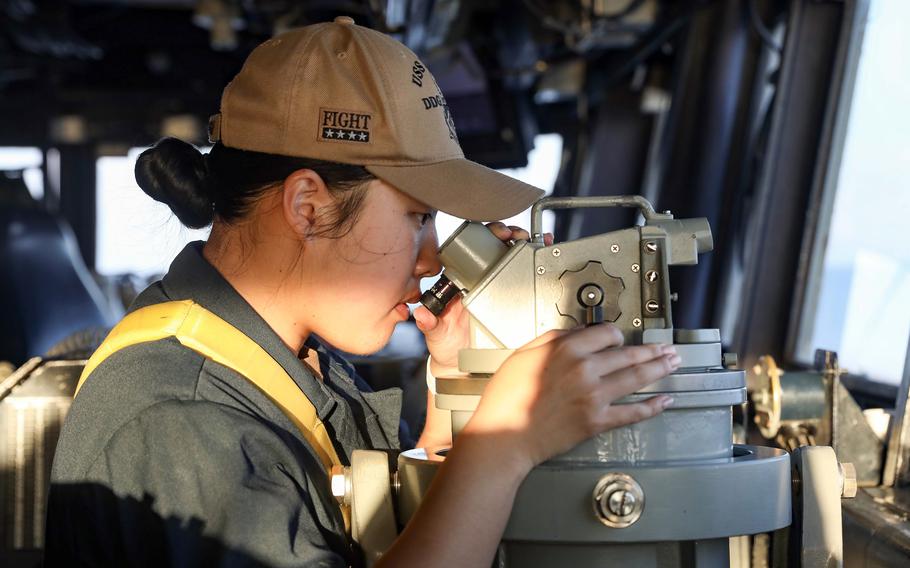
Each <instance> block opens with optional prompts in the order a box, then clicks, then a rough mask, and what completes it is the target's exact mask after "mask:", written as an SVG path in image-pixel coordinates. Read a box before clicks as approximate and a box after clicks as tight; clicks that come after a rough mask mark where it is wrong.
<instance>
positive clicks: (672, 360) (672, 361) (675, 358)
mask: <svg viewBox="0 0 910 568" xmlns="http://www.w3.org/2000/svg"><path fill="white" fill-rule="evenodd" d="M680 363H682V358H681V357H680V356H679V355H673V356H672V357H670V365H671V366H672V367H673V368H676V367H679V364H680Z"/></svg>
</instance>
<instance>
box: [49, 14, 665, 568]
mask: <svg viewBox="0 0 910 568" xmlns="http://www.w3.org/2000/svg"><path fill="white" fill-rule="evenodd" d="M427 100H430V101H433V104H431V105H428V104H425V101H427ZM210 126H211V128H210V131H211V132H210V136H211V140H212V142H213V143H214V146H213V148H212V149H211V151H210V152H209V153H208V154H206V155H202V154H200V153H199V152H198V151H197V150H196V149H195V148H194V147H193V146H191V145H189V144H186V143H184V142H181V141H179V140H176V139H165V140H163V141H161V142H159V143H158V144H157V145H156V146H155V147H153V148H152V149H150V150H147V151H146V152H144V153H143V154H142V155H141V157H140V158H139V160H138V162H137V165H136V178H137V181H138V182H139V185H140V186H141V187H142V189H143V190H144V191H145V192H146V193H147V194H149V195H150V196H151V197H152V198H154V199H156V200H158V201H161V202H164V203H166V204H167V205H169V206H170V208H171V209H172V211H173V212H174V214H175V215H176V216H177V217H178V218H179V219H180V220H181V221H182V222H183V223H184V224H185V225H187V226H189V227H204V226H208V225H210V224H211V225H212V229H211V234H210V236H209V238H208V240H207V241H206V242H197V243H192V244H190V245H188V246H187V247H186V248H185V249H184V250H183V251H182V252H181V253H180V254H179V255H178V256H177V258H176V259H175V260H174V261H173V264H172V265H171V267H170V270H169V271H168V273H167V275H165V276H164V278H163V279H162V280H161V281H159V282H156V283H154V284H152V285H151V286H150V287H149V288H148V289H147V290H145V291H144V292H143V293H142V294H141V295H140V296H139V297H138V298H137V300H136V301H135V303H134V304H133V305H132V307H131V308H130V310H129V313H128V314H127V316H126V317H125V318H124V319H123V321H121V322H120V324H118V325H117V327H115V328H114V330H113V331H112V332H111V334H110V335H109V336H108V338H107V339H106V340H105V342H104V344H103V345H102V346H101V348H99V350H98V351H97V352H96V353H95V354H94V355H93V357H92V358H91V359H90V361H89V362H88V364H87V366H86V368H85V371H84V373H83V375H82V378H81V380H80V384H79V390H78V392H77V395H76V397H75V400H74V403H73V405H72V408H71V410H70V411H69V414H68V416H67V419H66V422H65V424H64V427H63V431H62V433H61V436H60V439H59V444H58V446H57V451H56V456H55V459H54V466H53V473H52V485H51V490H50V497H49V503H48V513H47V537H46V538H47V541H46V554H47V564H48V565H51V566H55V565H74V564H75V565H105V566H108V565H110V566H127V565H154V566H161V565H182V566H196V565H202V566H218V565H224V566H228V565H230V566H241V565H268V566H356V565H359V564H361V563H362V561H363V560H362V558H361V556H360V555H359V553H358V551H357V550H356V547H355V546H354V545H353V544H352V543H351V542H350V540H349V537H348V531H347V530H346V521H347V520H348V519H347V511H345V510H344V509H343V508H342V507H340V506H339V504H338V503H337V501H336V500H335V498H334V497H333V496H332V493H331V489H330V484H329V474H328V472H329V470H330V469H331V468H332V466H334V465H345V464H348V463H349V459H350V456H351V453H352V452H353V451H354V450H355V449H358V448H368V449H369V448H375V449H389V450H398V449H399V448H401V447H402V446H405V447H407V446H408V445H410V444H411V441H410V439H409V436H408V435H407V433H406V432H405V431H404V430H403V429H401V428H400V424H401V422H400V419H399V415H400V406H401V397H400V391H399V390H397V389H395V390H387V391H379V392H371V390H370V389H369V388H368V386H367V385H366V384H365V383H364V382H363V381H362V380H361V379H360V378H358V376H357V374H356V372H355V370H354V368H353V367H352V366H351V365H350V364H349V363H347V362H346V361H345V359H344V358H343V357H342V356H340V355H339V354H338V352H336V349H337V350H341V351H344V352H348V353H355V354H367V353H371V352H375V351H376V350H378V349H380V348H381V347H382V346H383V345H384V344H385V343H386V342H387V341H388V339H389V337H390V336H391V334H392V330H393V328H394V327H395V325H396V324H398V323H400V322H402V321H404V320H406V319H407V318H408V316H409V314H408V308H407V305H406V304H407V303H410V302H414V301H416V299H417V298H418V294H419V288H418V282H419V280H420V278H422V277H427V276H432V275H434V274H436V273H438V272H439V271H440V268H441V267H440V264H439V261H438V259H437V256H436V253H437V247H438V243H437V237H436V230H435V226H434V216H435V214H436V211H437V210H441V211H445V212H447V213H450V214H452V215H456V216H459V217H462V218H467V219H474V220H484V221H489V220H494V219H501V218H506V217H508V216H511V215H513V214H515V213H517V212H519V211H521V210H523V209H525V208H526V207H528V206H529V205H530V204H531V203H532V202H533V201H534V200H536V199H537V198H538V197H539V196H540V194H541V192H540V191H539V190H538V189H536V188H533V187H531V186H529V185H526V184H524V183H522V182H519V181H516V180H513V179H511V178H509V177H507V176H505V175H501V174H499V173H497V172H495V171H493V170H490V169H487V168H485V167H483V166H480V165H478V164H476V163H473V162H470V161H468V160H466V159H464V156H463V154H462V151H461V148H460V146H459V144H458V139H457V135H456V132H455V129H454V123H453V122H452V118H451V114H450V113H449V110H448V107H447V105H446V104H445V100H444V98H443V96H442V94H441V93H440V92H439V89H438V87H437V85H436V82H435V80H433V78H432V76H431V75H430V73H429V71H428V70H427V69H426V67H425V66H424V65H423V64H422V63H421V62H420V60H419V59H418V58H417V57H416V56H415V55H414V54H413V53H412V52H411V51H410V50H408V49H407V48H406V47H405V46H403V45H401V44H400V43H398V42H397V41H395V40H393V39H391V38H389V37H387V36H385V35H383V34H381V33H378V32H375V31H372V30H369V29H366V28H363V27H360V26H357V25H355V24H354V23H353V21H352V20H351V19H350V18H338V19H336V20H335V21H334V22H331V23H324V24H317V25H313V26H308V27H305V28H301V29H297V30H294V31H290V32H288V33H286V34H284V35H280V36H278V37H275V38H274V39H271V40H269V41H267V42H265V43H264V44H262V45H261V46H259V47H258V48H257V49H256V50H255V51H253V53H252V54H251V55H250V57H249V58H248V60H247V61H246V63H245V64H244V66H243V68H242V70H241V71H240V73H239V74H238V75H237V77H236V78H235V79H234V80H233V81H232V82H231V83H230V84H229V85H228V86H227V87H226V88H225V90H224V93H223V97H222V101H221V112H220V113H219V114H217V115H215V117H213V119H212V121H211V125H210ZM490 229H491V230H492V231H494V233H495V234H496V235H497V236H498V237H499V238H501V239H503V240H508V239H520V238H527V237H528V235H527V233H526V232H524V231H522V230H520V229H517V228H509V227H506V226H505V225H503V224H502V223H493V224H491V225H490ZM414 317H415V319H416V321H417V323H418V327H419V328H420V329H421V331H423V332H424V334H425V336H426V342H427V347H428V348H429V351H430V355H431V358H430V370H431V371H432V374H435V375H437V376H440V375H450V374H454V373H457V353H458V350H459V349H460V348H462V347H464V346H466V345H467V322H466V320H467V316H466V312H464V311H463V309H462V308H461V306H460V304H459V303H458V302H455V303H453V304H452V305H450V306H449V307H448V309H447V310H446V311H445V312H443V313H442V314H441V316H440V317H439V318H437V317H435V316H434V315H432V314H431V313H430V312H429V311H428V310H426V308H422V307H421V308H418V309H417V310H416V312H415V314H414ZM621 344H622V335H621V334H620V333H619V332H618V330H617V329H615V328H613V327H612V326H610V325H598V326H592V327H588V328H584V329H580V330H575V331H569V332H567V331H559V332H557V331H552V332H548V333H546V334H544V335H542V336H540V337H539V338H537V339H536V340H535V341H534V342H532V343H531V344H529V345H527V346H525V347H524V348H522V349H519V350H517V351H516V352H515V354H514V355H512V356H511V357H510V358H509V359H508V360H507V361H506V362H505V364H504V365H503V366H502V368H501V370H500V371H499V372H497V373H496V374H495V375H494V376H493V378H492V380H491V382H490V383H489V385H488V387H487V389H486V392H485V394H484V397H483V400H482V402H481V404H480V406H479V407H478V409H477V411H476V413H475V414H474V416H473V418H472V419H471V420H470V422H469V423H468V424H467V425H466V426H465V427H464V429H463V431H462V432H461V433H460V435H459V437H458V440H457V444H456V445H455V447H454V448H453V449H452V450H451V451H450V452H449V453H448V455H447V458H446V461H445V463H444V465H443V466H442V467H441V468H440V470H439V472H438V475H437V477H436V479H435V481H434V483H433V485H432V487H431V489H430V490H429V493H428V494H427V496H426V498H425V500H424V501H423V504H422V506H421V508H420V510H419V511H418V512H417V514H416V516H415V517H414V518H413V519H412V521H411V522H410V523H409V524H408V526H407V528H406V529H405V530H404V531H403V533H402V534H401V535H400V536H399V538H398V539H397V540H396V542H395V543H394V545H393V546H392V548H391V549H390V550H389V551H388V552H387V554H385V555H384V556H383V558H382V559H381V561H380V564H381V565H388V566H420V567H423V568H426V567H427V566H434V565H439V566H459V567H467V566H484V567H487V566H489V565H490V563H491V560H492V558H493V557H494V555H495V551H496V547H497V543H498V541H499V540H500V537H501V535H502V532H503V530H504V527H505V524H506V521H507V519H508V516H509V511H510V509H511V505H512V500H513V498H514V496H515V493H516V490H517V489H518V486H519V484H520V483H521V481H522V479H523V478H524V477H525V476H526V475H527V473H528V472H529V471H530V470H531V468H533V467H534V466H536V465H537V464H539V463H541V462H543V461H545V460H547V459H548V458H550V457H552V456H554V455H557V454H559V453H561V452H564V451H567V450H568V449H570V448H571V447H573V446H574V445H575V444H577V443H579V442H580V441H582V440H584V439H586V438H589V437H591V436H592V435H595V434H597V433H599V432H602V431H605V430H608V429H610V428H615V427H618V426H622V425H626V424H630V423H632V422H636V421H639V420H643V419H646V418H649V417H651V416H654V415H656V414H657V413H659V412H661V411H662V410H663V409H664V408H665V407H666V406H667V405H668V404H669V403H670V402H671V401H670V400H669V399H668V398H667V397H665V396H656V397H653V398H651V399H649V400H646V401H644V402H638V403H634V404H622V405H614V404H612V403H613V402H614V401H616V400H617V399H619V398H621V397H623V396H625V395H627V394H629V393H632V392H634V391H636V390H639V389H640V388H642V387H644V386H645V385H647V384H649V383H651V382H653V381H655V380H658V379H660V378H662V377H664V376H666V375H667V374H668V373H670V372H671V371H672V370H674V369H675V368H676V367H677V366H678V365H679V358H678V356H676V355H675V353H674V352H673V350H672V348H670V347H666V346H659V345H648V346H630V347H620V346H621ZM438 412H439V411H437V410H436V409H435V406H434V404H433V399H432V393H430V395H429V400H428V419H427V425H426V428H425V429H424V432H423V433H422V435H421V437H420V439H419V441H418V444H420V445H421V446H424V447H426V446H435V445H440V444H449V443H450V442H451V439H450V436H449V434H448V431H449V430H448V425H447V424H446V423H444V420H442V419H441V418H440V416H439V413H438Z"/></svg>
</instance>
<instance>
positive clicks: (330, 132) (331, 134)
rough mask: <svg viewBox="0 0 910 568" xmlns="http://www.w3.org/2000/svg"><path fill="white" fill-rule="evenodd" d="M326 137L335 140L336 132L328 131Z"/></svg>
mask: <svg viewBox="0 0 910 568" xmlns="http://www.w3.org/2000/svg"><path fill="white" fill-rule="evenodd" d="M325 135H326V136H327V137H329V138H334V136H335V131H334V130H332V129H329V130H326V131H325Z"/></svg>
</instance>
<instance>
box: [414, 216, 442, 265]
mask: <svg viewBox="0 0 910 568" xmlns="http://www.w3.org/2000/svg"><path fill="white" fill-rule="evenodd" d="M438 252H439V239H438V238H437V236H436V226H435V223H434V224H432V225H431V226H430V227H429V228H428V230H426V231H424V235H423V238H421V240H420V248H419V249H418V251H417V263H416V264H415V265H414V274H415V275H416V276H417V277H418V278H427V277H429V276H436V275H437V274H439V273H440V272H441V271H442V263H440V262H439V254H438Z"/></svg>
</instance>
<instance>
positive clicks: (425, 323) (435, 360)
mask: <svg viewBox="0 0 910 568" xmlns="http://www.w3.org/2000/svg"><path fill="white" fill-rule="evenodd" d="M487 228H488V229H490V232H492V233H493V234H494V235H496V237H497V238H499V239H500V240H501V241H503V242H507V241H509V240H516V241H517V240H522V239H524V240H530V238H531V235H530V234H529V233H528V232H527V231H526V230H524V229H522V228H521V227H516V226H514V225H509V226H507V225H505V224H504V223H501V222H499V221H496V222H493V223H488V224H487ZM544 244H545V245H547V246H549V245H552V244H553V235H552V233H547V234H545V235H544ZM414 321H416V322H417V329H419V330H420V331H422V332H423V334H424V336H425V337H426V341H427V349H428V350H429V352H430V371H431V372H432V373H433V375H435V376H437V377H440V376H443V375H452V374H458V352H459V351H460V350H462V349H464V348H465V347H468V344H469V337H468V313H467V311H466V310H465V309H464V306H463V305H462V303H461V302H458V301H452V302H450V303H449V305H448V306H446V309H445V310H443V312H442V313H441V314H439V317H436V316H434V315H433V313H432V312H431V311H430V310H428V309H427V308H426V307H424V306H418V307H417V309H415V310H414Z"/></svg>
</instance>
